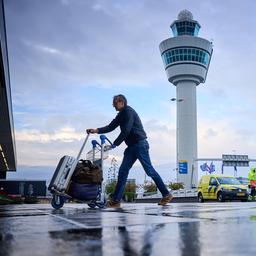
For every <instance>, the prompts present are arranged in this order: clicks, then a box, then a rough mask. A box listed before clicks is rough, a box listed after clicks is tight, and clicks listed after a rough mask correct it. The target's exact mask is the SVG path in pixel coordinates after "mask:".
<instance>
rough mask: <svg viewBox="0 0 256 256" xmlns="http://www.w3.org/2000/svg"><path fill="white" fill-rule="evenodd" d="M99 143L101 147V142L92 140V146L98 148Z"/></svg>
mask: <svg viewBox="0 0 256 256" xmlns="http://www.w3.org/2000/svg"><path fill="white" fill-rule="evenodd" d="M97 145H98V146H100V147H101V145H100V143H99V142H98V141H97V140H92V147H93V148H96V147H97Z"/></svg>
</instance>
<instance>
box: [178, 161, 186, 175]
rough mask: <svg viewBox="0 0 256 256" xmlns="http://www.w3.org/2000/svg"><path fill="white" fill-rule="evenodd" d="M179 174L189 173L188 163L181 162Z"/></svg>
mask: <svg viewBox="0 0 256 256" xmlns="http://www.w3.org/2000/svg"><path fill="white" fill-rule="evenodd" d="M179 173H180V174H187V173H188V162H186V161H182V162H179Z"/></svg>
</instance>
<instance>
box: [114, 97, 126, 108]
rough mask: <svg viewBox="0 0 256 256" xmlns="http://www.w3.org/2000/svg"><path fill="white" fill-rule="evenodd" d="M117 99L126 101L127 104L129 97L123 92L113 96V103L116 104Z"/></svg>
mask: <svg viewBox="0 0 256 256" xmlns="http://www.w3.org/2000/svg"><path fill="white" fill-rule="evenodd" d="M117 101H121V102H123V103H124V106H127V99H126V98H125V96H124V95H123V94H118V95H115V96H114V97H113V104H115V102H117Z"/></svg>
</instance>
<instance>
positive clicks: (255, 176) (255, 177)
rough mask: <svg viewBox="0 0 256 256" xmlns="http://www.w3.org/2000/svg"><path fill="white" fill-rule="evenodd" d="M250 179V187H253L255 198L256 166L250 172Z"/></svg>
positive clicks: (252, 192)
mask: <svg viewBox="0 0 256 256" xmlns="http://www.w3.org/2000/svg"><path fill="white" fill-rule="evenodd" d="M248 180H249V187H250V188H251V196H252V198H253V199H254V196H255V186H256V169H255V167H251V169H250V171H249V174H248Z"/></svg>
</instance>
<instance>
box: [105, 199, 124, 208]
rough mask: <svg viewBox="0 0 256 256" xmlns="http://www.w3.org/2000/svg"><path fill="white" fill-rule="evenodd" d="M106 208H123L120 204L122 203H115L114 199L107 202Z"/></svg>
mask: <svg viewBox="0 0 256 256" xmlns="http://www.w3.org/2000/svg"><path fill="white" fill-rule="evenodd" d="M106 207H107V208H120V207H121V204H120V202H118V201H113V200H112V199H110V200H109V201H108V202H107V205H106Z"/></svg>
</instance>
